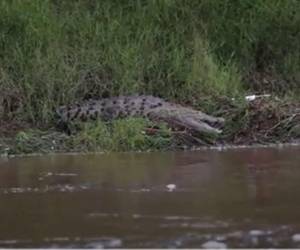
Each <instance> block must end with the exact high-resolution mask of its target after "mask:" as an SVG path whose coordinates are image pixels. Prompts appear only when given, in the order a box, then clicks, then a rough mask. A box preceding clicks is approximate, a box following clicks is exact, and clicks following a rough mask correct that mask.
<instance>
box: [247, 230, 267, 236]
mask: <svg viewBox="0 0 300 250" xmlns="http://www.w3.org/2000/svg"><path fill="white" fill-rule="evenodd" d="M249 234H250V235H251V236H261V235H264V232H263V231H261V230H251V231H250V232H249Z"/></svg>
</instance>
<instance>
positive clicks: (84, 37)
mask: <svg viewBox="0 0 300 250" xmlns="http://www.w3.org/2000/svg"><path fill="white" fill-rule="evenodd" d="M299 41H300V2H299V1H298V0H289V1H286V0H201V1H196V0H151V1H148V0H135V1H114V0H101V1H98V0H74V1H58V0H43V1H39V0H3V1H1V2H0V122H1V123H2V124H3V123H9V122H16V121H17V122H19V123H27V124H28V123H29V124H31V125H30V126H32V127H35V128H39V129H42V128H50V127H53V124H54V123H53V122H54V119H53V118H54V117H53V114H54V112H53V110H54V109H55V108H56V107H58V106H59V105H62V104H67V103H72V102H74V101H76V100H84V99H87V98H92V97H106V96H114V95H120V94H133V93H140V94H153V95H156V96H160V97H163V98H166V99H169V100H171V101H175V102H179V103H182V104H187V105H192V106H194V107H195V108H200V109H202V110H204V111H206V112H209V113H212V114H223V113H224V112H223V111H224V108H223V107H224V105H225V106H226V107H227V104H228V103H230V105H231V106H234V107H237V109H243V107H244V105H245V103H243V98H244V96H245V94H246V93H270V94H272V95H278V96H280V97H281V98H283V96H293V98H296V97H297V95H298V93H299V89H300V73H299V72H300V71H299V67H300V43H299ZM233 98H234V100H236V101H232V100H233ZM225 114H226V112H225ZM228 114H229V113H228ZM144 122H145V121H141V120H139V119H138V120H136V121H135V122H133V124H130V125H128V126H129V127H127V125H126V124H125V123H122V122H120V124H122V125H119V123H118V122H117V123H116V124H115V130H114V131H117V132H116V133H115V134H111V131H110V132H108V131H107V128H106V127H105V126H104V127H103V126H98V127H97V129H95V131H93V132H92V133H91V134H90V135H86V134H80V135H78V136H79V137H78V138H77V139H78V140H80V139H79V138H80V136H81V137H82V136H83V137H85V139H86V138H90V139H91V141H89V142H87V143H88V144H95V143H96V144H97V145H98V141H94V140H100V139H95V138H94V135H97V136H98V135H99V136H100V137H101V138H102V139H103V138H107V139H108V141H107V142H106V139H103V140H102V139H101V143H100V144H99V145H102V144H103V143H104V144H105V145H106V146H103V145H102V146H103V147H105V148H107V149H110V150H119V149H120V148H122V149H125V148H126V149H128V148H129V149H145V147H146V148H148V145H152V144H151V143H152V142H151V143H150V144H149V143H148V142H147V143H145V138H144V137H143V138H140V136H141V135H139V136H137V135H136V134H135V132H133V131H131V130H130V129H129V128H131V125H132V126H134V127H136V128H134V129H133V130H134V131H137V130H140V128H141V126H142V125H143V124H144ZM235 125H236V124H235ZM118 126H119V127H118ZM0 127H1V125H0ZM123 127H124V128H123ZM123 129H125V130H123ZM135 129H136V130H135ZM236 129H238V128H234V131H236ZM0 131H1V130H0ZM84 131H86V132H82V133H87V131H89V132H91V129H90V128H88V129H87V130H84ZM94 133H95V134H94ZM120 133H121V134H120ZM123 133H125V134H126V133H128V134H127V137H130V138H131V139H129V138H126V135H124V134H123ZM108 134H109V136H107V135H108ZM102 136H103V137H102ZM123 136H124V138H125V139H124V140H125V141H126V142H122V143H121V142H120V145H127V146H126V147H125V146H124V148H123V146H112V142H111V141H112V140H116V139H114V138H119V137H121V138H123ZM141 137H142V136H141ZM77 139H76V140H77ZM76 140H75V141H74V143H75V142H76ZM128 140H132V141H134V142H132V141H128ZM141 141H142V143H141ZM113 144H114V143H113ZM154 144H155V143H154ZM108 145H109V146H108ZM139 145H140V146H139ZM141 145H142V146H141ZM145 145H147V146H145ZM155 145H156V144H155ZM155 147H156V146H155Z"/></svg>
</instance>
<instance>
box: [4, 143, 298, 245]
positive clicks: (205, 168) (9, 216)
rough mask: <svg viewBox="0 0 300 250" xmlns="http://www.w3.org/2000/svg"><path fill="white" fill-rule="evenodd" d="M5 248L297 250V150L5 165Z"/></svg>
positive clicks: (42, 159) (26, 160)
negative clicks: (240, 249) (246, 249)
mask: <svg viewBox="0 0 300 250" xmlns="http://www.w3.org/2000/svg"><path fill="white" fill-rule="evenodd" d="M0 216H1V217H0V218H1V220H0V247H44V248H45V247H68V248H73V247H76V248H78V247H80V248H129V247H131V248H136V247H139V248H140V247H141V248H165V247H171V248H183V247H184V248H193V247H197V248H199V247H203V248H206V247H207V248H219V247H220V248H226V247H227V248H232V247H249V248H252V247H255V248H258V247H300V148H299V147H283V148H251V149H249V148H248V149H247V148H240V149H228V150H222V151H220V150H203V151H192V152H159V153H111V154H82V155H80V154H79V155H75V154H74V155H48V156H27V157H15V158H0Z"/></svg>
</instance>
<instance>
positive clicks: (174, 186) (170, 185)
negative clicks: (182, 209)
mask: <svg viewBox="0 0 300 250" xmlns="http://www.w3.org/2000/svg"><path fill="white" fill-rule="evenodd" d="M166 187H167V189H168V191H169V192H172V191H174V189H176V185H175V184H168V185H167V186H166Z"/></svg>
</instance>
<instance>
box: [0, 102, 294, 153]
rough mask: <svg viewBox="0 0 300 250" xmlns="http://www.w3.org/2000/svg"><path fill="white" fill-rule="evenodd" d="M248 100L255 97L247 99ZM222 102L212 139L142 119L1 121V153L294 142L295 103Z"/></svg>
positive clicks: (105, 150) (132, 149)
mask: <svg viewBox="0 0 300 250" xmlns="http://www.w3.org/2000/svg"><path fill="white" fill-rule="evenodd" d="M251 98H254V97H250V98H248V99H251ZM223 102H224V103H223V109H222V110H218V112H216V113H215V114H216V115H219V116H220V115H221V116H223V117H224V118H225V119H226V124H225V127H224V128H223V133H222V134H221V135H219V136H218V137H216V138H212V137H210V138H207V137H205V135H195V134H191V133H188V132H187V131H172V130H171V129H169V128H168V127H167V126H166V124H155V123H153V122H150V121H148V120H145V119H142V118H128V119H120V120H116V121H113V122H111V123H104V122H101V121H98V122H88V123H80V124H74V125H73V126H74V128H73V129H74V130H73V132H72V134H71V135H67V134H66V133H63V132H59V131H57V130H56V129H55V128H54V127H49V128H36V127H33V126H30V125H29V124H27V125H25V124H23V127H22V125H21V124H6V126H1V129H2V136H1V137H0V155H16V154H32V153H42V154H43V153H45V154H47V153H64V152H111V151H119V152H120V151H156V150H178V149H195V148H199V147H200V148H201V147H202V148H205V147H206V148H209V147H215V148H224V147H235V146H251V145H256V146H258V145H274V144H285V143H298V142H299V140H300V104H299V103H296V102H295V101H291V100H280V99H278V98H273V97H268V96H267V97H257V98H255V99H254V100H253V99H252V100H248V101H245V102H244V103H243V104H241V103H239V104H238V105H234V104H235V103H237V101H236V100H230V102H228V103H225V101H223ZM8 128H11V129H8Z"/></svg>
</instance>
